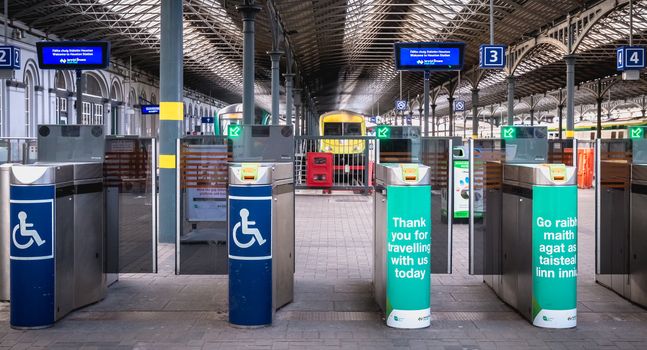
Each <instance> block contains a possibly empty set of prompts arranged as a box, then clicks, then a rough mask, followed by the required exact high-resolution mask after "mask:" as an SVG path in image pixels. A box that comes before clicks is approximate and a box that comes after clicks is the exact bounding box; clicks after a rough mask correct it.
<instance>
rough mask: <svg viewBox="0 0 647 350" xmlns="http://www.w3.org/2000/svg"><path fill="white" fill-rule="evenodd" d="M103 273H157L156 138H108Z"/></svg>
mask: <svg viewBox="0 0 647 350" xmlns="http://www.w3.org/2000/svg"><path fill="white" fill-rule="evenodd" d="M105 150H106V154H105V162H104V166H103V171H104V179H105V181H104V187H105V198H106V271H107V272H108V273H118V272H122V273H138V272H139V273H144V272H147V273H150V272H157V230H156V222H155V221H156V220H155V219H156V218H155V213H156V208H155V206H156V202H157V201H156V197H157V196H156V193H155V192H156V189H155V187H156V185H155V183H156V182H155V178H153V176H155V171H154V170H153V169H155V163H154V162H155V154H156V151H155V139H151V138H138V137H107V138H106V147H105Z"/></svg>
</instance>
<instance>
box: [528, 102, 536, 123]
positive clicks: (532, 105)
mask: <svg viewBox="0 0 647 350" xmlns="http://www.w3.org/2000/svg"><path fill="white" fill-rule="evenodd" d="M529 112H530V125H531V126H532V125H535V96H534V95H530V111H529Z"/></svg>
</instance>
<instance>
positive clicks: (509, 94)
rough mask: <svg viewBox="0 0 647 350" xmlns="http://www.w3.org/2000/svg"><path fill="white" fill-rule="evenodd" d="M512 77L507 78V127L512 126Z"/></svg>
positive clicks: (513, 80)
mask: <svg viewBox="0 0 647 350" xmlns="http://www.w3.org/2000/svg"><path fill="white" fill-rule="evenodd" d="M514 85H515V77H514V75H510V76H508V125H514Z"/></svg>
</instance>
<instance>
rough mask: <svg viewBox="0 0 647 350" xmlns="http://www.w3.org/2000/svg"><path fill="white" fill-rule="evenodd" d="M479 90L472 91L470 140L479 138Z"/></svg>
mask: <svg viewBox="0 0 647 350" xmlns="http://www.w3.org/2000/svg"><path fill="white" fill-rule="evenodd" d="M478 115H479V89H472V138H473V139H475V138H478V137H479V117H478Z"/></svg>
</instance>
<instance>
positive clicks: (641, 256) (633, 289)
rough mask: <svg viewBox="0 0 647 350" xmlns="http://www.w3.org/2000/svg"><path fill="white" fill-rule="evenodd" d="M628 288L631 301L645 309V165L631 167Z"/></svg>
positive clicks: (646, 251)
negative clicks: (630, 261)
mask: <svg viewBox="0 0 647 350" xmlns="http://www.w3.org/2000/svg"><path fill="white" fill-rule="evenodd" d="M629 234H630V244H631V250H630V254H631V257H632V260H633V261H632V263H631V269H630V275H629V286H630V295H631V301H633V302H635V303H637V304H639V305H642V306H645V307H647V164H634V165H632V167H631V209H630V231H629Z"/></svg>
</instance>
